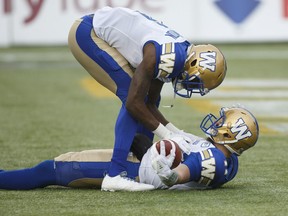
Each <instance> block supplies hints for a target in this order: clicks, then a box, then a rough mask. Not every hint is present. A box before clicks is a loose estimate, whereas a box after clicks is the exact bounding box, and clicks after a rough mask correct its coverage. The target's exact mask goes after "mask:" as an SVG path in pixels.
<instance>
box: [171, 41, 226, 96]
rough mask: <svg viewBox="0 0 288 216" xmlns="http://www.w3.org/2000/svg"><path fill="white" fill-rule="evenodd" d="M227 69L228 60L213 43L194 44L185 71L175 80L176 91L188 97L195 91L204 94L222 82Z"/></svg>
mask: <svg viewBox="0 0 288 216" xmlns="http://www.w3.org/2000/svg"><path fill="white" fill-rule="evenodd" d="M226 70H227V67H226V60H225V58H224V56H223V54H222V53H221V51H220V50H219V49H217V48H216V47H214V46H213V45H211V44H205V45H197V46H196V45H192V46H191V48H190V50H189V54H188V57H187V59H186V62H185V66H184V71H183V72H182V73H181V74H180V76H178V77H177V78H176V79H175V80H174V82H173V87H174V92H175V93H176V94H177V95H179V96H181V97H186V98H187V97H189V98H190V97H191V96H192V94H193V93H198V94H200V95H201V96H203V95H205V94H207V93H208V92H209V91H210V90H211V89H214V88H216V87H217V86H219V85H220V84H221V83H222V81H223V80H224V78H225V75H226ZM180 90H184V92H185V93H181V92H180Z"/></svg>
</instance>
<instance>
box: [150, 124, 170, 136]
mask: <svg viewBox="0 0 288 216" xmlns="http://www.w3.org/2000/svg"><path fill="white" fill-rule="evenodd" d="M152 132H153V133H154V134H156V135H157V136H158V137H159V138H160V139H164V138H165V137H168V136H169V134H170V133H171V131H170V130H168V129H167V128H166V127H165V126H164V125H163V124H161V123H160V124H159V125H158V127H157V128H156V130H154V131H152Z"/></svg>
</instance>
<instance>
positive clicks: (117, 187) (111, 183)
mask: <svg viewBox="0 0 288 216" xmlns="http://www.w3.org/2000/svg"><path fill="white" fill-rule="evenodd" d="M154 189H155V187H154V186H153V185H150V184H143V183H139V182H136V181H134V180H133V179H130V178H128V177H126V175H125V173H121V174H120V175H117V176H115V177H110V176H109V175H106V176H105V177H104V179H103V182H102V185H101V190H102V191H111V192H115V191H149V190H154Z"/></svg>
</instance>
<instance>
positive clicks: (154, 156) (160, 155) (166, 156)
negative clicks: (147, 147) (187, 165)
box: [151, 141, 176, 171]
mask: <svg viewBox="0 0 288 216" xmlns="http://www.w3.org/2000/svg"><path fill="white" fill-rule="evenodd" d="M175 151H176V147H175V145H174V144H173V143H172V148H171V150H170V152H169V153H168V152H167V153H166V149H165V143H164V142H163V141H160V152H158V150H157V148H156V143H154V144H153V145H152V146H151V160H152V165H153V161H155V163H157V161H158V160H159V166H166V165H167V166H168V167H169V169H170V167H171V166H172V164H173V162H174V159H175V156H176V153H175ZM155 170H156V169H155ZM156 171H157V170H156Z"/></svg>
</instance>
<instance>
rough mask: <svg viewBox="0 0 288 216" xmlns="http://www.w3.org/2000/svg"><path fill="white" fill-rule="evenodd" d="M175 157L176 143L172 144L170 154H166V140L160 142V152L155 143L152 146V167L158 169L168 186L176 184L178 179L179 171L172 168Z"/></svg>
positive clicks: (157, 171) (162, 179) (159, 174)
mask: <svg viewBox="0 0 288 216" xmlns="http://www.w3.org/2000/svg"><path fill="white" fill-rule="evenodd" d="M174 159H175V146H174V145H172V149H171V151H170V154H169V155H168V156H166V152H165V145H164V142H160V153H158V151H157V149H156V145H155V144H154V145H153V146H152V147H151V161H152V167H153V169H154V170H155V171H156V173H157V175H158V176H159V178H160V179H161V181H162V182H163V183H164V184H165V185H167V186H172V185H174V184H175V183H176V182H177V180H178V175H177V173H176V172H175V171H173V170H171V169H170V167H171V166H172V163H173V161H174Z"/></svg>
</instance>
